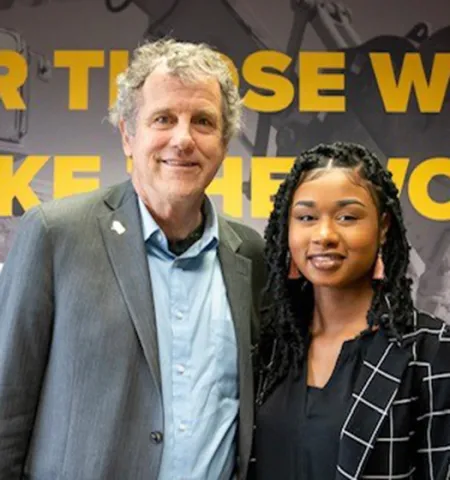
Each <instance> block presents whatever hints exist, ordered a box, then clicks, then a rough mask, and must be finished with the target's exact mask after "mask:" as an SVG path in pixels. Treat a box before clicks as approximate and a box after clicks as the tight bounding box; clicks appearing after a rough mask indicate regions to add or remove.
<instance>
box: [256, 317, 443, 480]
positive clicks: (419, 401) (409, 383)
mask: <svg viewBox="0 0 450 480" xmlns="http://www.w3.org/2000/svg"><path fill="white" fill-rule="evenodd" d="M352 397H353V398H352V401H351V404H350V405H349V406H348V410H347V414H346V419H345V421H344V424H343V426H342V429H341V435H340V442H339V456H338V465H337V470H336V477H335V480H362V479H367V480H450V325H447V324H445V323H443V322H442V321H441V320H438V319H436V318H434V317H432V316H430V315H428V314H426V313H422V312H415V317H414V326H413V328H412V331H411V332H410V333H407V334H406V335H404V342H403V344H402V345H401V346H400V345H398V344H397V342H396V341H395V340H394V339H389V338H388V337H387V336H386V335H385V334H384V332H383V331H381V330H380V331H378V332H377V333H376V335H375V336H374V338H373V342H372V343H371V345H370V346H369V348H368V351H367V355H366V359H365V361H364V364H363V366H362V368H361V370H360V373H359V375H358V377H357V380H356V383H355V387H354V390H353V395H352ZM252 460H253V459H252ZM251 478H254V475H253V476H252V477H251ZM256 480H257V479H256ZM299 480H309V479H299Z"/></svg>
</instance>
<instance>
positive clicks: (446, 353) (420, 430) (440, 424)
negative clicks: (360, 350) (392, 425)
mask: <svg viewBox="0 0 450 480" xmlns="http://www.w3.org/2000/svg"><path fill="white" fill-rule="evenodd" d="M438 339H439V341H438V343H437V348H436V349H435V353H434V354H433V355H432V356H430V360H429V361H425V360H423V359H420V358H417V357H416V358H415V359H414V360H413V362H415V363H416V366H417V367H418V368H420V369H421V370H422V380H421V386H420V389H421V395H420V402H419V411H418V417H417V424H416V438H417V439H418V443H417V451H416V455H415V457H416V462H417V463H416V470H415V473H414V478H417V479H420V480H450V326H449V325H446V324H444V325H443V326H442V328H441V329H440V331H439V333H438Z"/></svg>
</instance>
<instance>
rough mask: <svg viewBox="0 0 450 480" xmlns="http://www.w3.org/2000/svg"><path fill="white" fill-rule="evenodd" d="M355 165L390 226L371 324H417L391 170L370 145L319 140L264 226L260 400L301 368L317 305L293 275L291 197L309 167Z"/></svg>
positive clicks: (392, 331)
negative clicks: (265, 277) (265, 276)
mask: <svg viewBox="0 0 450 480" xmlns="http://www.w3.org/2000/svg"><path fill="white" fill-rule="evenodd" d="M330 160H331V161H332V167H333V168H346V169H352V170H354V171H355V172H357V173H358V175H359V176H360V177H361V179H362V180H363V181H364V180H365V181H366V183H367V186H368V188H369V190H370V192H371V194H372V195H373V197H374V201H375V203H376V204H377V207H378V211H379V214H380V217H381V215H382V214H383V213H385V212H387V213H388V214H389V216H390V226H389V230H388V232H387V235H386V241H385V243H384V245H383V249H382V258H383V262H384V265H385V280H384V281H378V280H374V281H373V282H372V287H373V289H374V296H373V300H372V304H371V307H370V309H369V311H368V314H367V323H368V328H369V329H372V328H373V327H375V326H377V327H378V328H380V329H383V330H384V331H385V332H386V333H387V334H388V335H389V336H390V337H394V338H395V339H396V340H397V341H398V342H401V340H402V334H403V333H405V332H406V331H407V330H408V327H409V326H410V325H411V324H412V318H413V302H412V298H411V288H410V287H411V280H410V279H409V278H407V277H406V273H407V268H408V264H409V249H410V247H409V243H408V241H407V238H406V229H405V226H404V222H403V215H402V210H401V206H400V202H399V198H398V190H397V187H396V186H395V184H394V182H393V181H392V174H391V173H390V172H388V171H387V170H386V169H385V168H384V167H383V166H382V165H381V163H380V162H379V160H378V159H377V157H376V156H375V155H374V154H373V153H371V152H370V151H368V150H367V149H366V148H365V147H363V146H360V145H356V144H353V143H343V142H336V143H333V144H331V145H318V146H316V147H314V148H312V149H310V150H307V151H305V152H303V153H301V154H300V155H299V156H298V157H297V159H296V161H295V163H294V165H293V167H292V169H291V171H290V173H289V174H288V175H287V177H286V179H285V180H284V182H283V183H282V184H281V185H280V188H279V190H278V192H277V195H276V197H275V200H274V207H273V210H272V213H271V215H270V218H269V222H268V224H267V227H266V231H265V240H266V249H265V256H266V263H267V269H268V281H267V285H266V289H265V293H264V295H265V299H266V302H265V303H266V304H268V305H269V306H268V307H267V308H266V310H265V311H264V312H263V317H264V318H263V324H262V328H261V342H260V348H259V352H260V365H261V370H260V378H259V386H258V392H257V403H258V404H261V403H262V401H263V400H264V398H265V397H266V396H267V395H268V394H269V393H270V392H271V391H272V390H273V388H274V387H275V386H276V385H277V383H278V382H279V381H280V380H281V379H283V378H284V377H285V376H286V375H287V373H288V371H289V369H290V368H291V367H292V366H294V368H296V370H297V372H298V371H299V369H300V366H301V363H302V360H303V358H304V355H305V341H306V335H307V334H308V330H309V323H310V320H311V314H312V309H313V303H314V300H313V291H312V286H311V284H310V283H309V282H308V281H307V280H306V279H304V278H303V277H302V278H300V279H299V280H289V279H288V268H289V263H290V258H289V248H288V223H289V212H290V207H291V203H292V198H293V195H294V192H295V190H296V189H297V187H298V185H299V183H300V182H301V181H302V179H303V178H304V176H305V174H306V172H309V171H311V170H315V169H319V168H325V167H326V166H327V165H328V164H329V162H330Z"/></svg>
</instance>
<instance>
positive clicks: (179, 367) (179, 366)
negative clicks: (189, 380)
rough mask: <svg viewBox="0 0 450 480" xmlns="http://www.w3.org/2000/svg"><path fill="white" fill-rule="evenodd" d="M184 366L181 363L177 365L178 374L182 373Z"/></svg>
mask: <svg viewBox="0 0 450 480" xmlns="http://www.w3.org/2000/svg"><path fill="white" fill-rule="evenodd" d="M185 370H186V369H185V368H184V366H183V365H177V372H178V373H179V374H180V375H183V373H184V372H185Z"/></svg>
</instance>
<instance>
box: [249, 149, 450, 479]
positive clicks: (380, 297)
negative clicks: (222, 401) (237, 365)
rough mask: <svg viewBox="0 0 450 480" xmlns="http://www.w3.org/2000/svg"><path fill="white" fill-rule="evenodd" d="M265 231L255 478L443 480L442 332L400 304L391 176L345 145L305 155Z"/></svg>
mask: <svg viewBox="0 0 450 480" xmlns="http://www.w3.org/2000/svg"><path fill="white" fill-rule="evenodd" d="M266 241H267V246H266V259H267V265H268V269H269V280H268V287H267V291H266V294H267V297H266V299H265V300H266V304H267V305H268V306H267V307H266V308H265V309H264V310H263V314H264V318H263V320H264V321H263V325H265V326H264V327H263V329H262V332H261V343H260V348H259V357H260V360H261V362H260V364H261V367H260V369H259V370H260V371H259V379H258V382H257V383H258V389H257V413H256V429H255V448H254V459H253V460H254V462H253V466H254V472H255V474H256V478H257V480H266V479H267V480H274V479H281V480H290V479H295V480H341V479H342V480H344V479H355V480H356V479H372V480H396V479H416V480H449V479H450V329H449V326H448V325H446V324H445V323H444V322H442V321H441V320H438V319H436V318H433V317H432V316H430V315H428V314H425V313H422V312H418V311H417V310H416V309H415V308H414V306H413V302H412V299H411V293H410V283H411V282H410V280H409V279H408V278H407V277H406V272H407V267H408V253H409V245H408V241H407V239H406V232H405V227H404V224H403V218H402V212H401V208H400V204H399V200H398V191H397V188H396V187H395V185H394V183H393V182H392V179H391V174H390V173H388V172H387V171H386V170H385V169H384V168H383V167H382V165H381V164H380V163H379V161H378V160H377V158H376V157H375V156H374V155H373V154H372V153H370V152H369V151H368V150H366V149H365V148H363V147H361V146H358V145H354V144H345V143H335V144H332V145H328V146H327V145H320V146H318V147H315V148H313V149H311V150H309V151H306V152H304V153H303V154H301V155H300V156H299V158H298V159H297V161H296V162H295V164H294V166H293V168H292V170H291V172H290V174H289V175H288V177H287V178H286V180H285V181H284V183H283V184H282V185H281V187H280V189H279V191H278V193H277V195H276V198H275V203H274V209H273V212H272V214H271V216H270V220H269V223H268V226H267V229H266ZM267 299H269V300H268V301H267ZM447 320H448V319H447Z"/></svg>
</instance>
